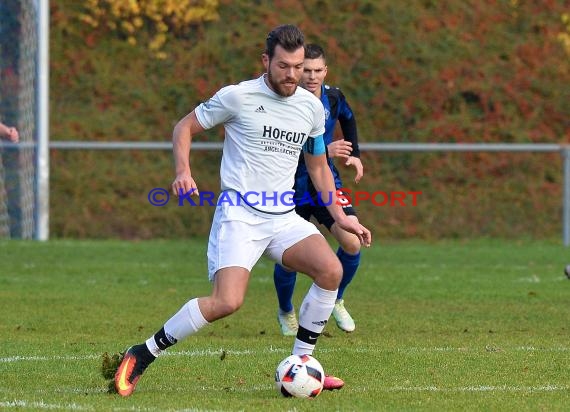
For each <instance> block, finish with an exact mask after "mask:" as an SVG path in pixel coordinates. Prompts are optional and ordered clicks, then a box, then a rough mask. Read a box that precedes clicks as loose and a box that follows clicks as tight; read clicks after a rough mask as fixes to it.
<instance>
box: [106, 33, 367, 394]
mask: <svg viewBox="0 0 570 412" xmlns="http://www.w3.org/2000/svg"><path fill="white" fill-rule="evenodd" d="M303 60H304V36H303V33H302V32H301V31H300V30H299V29H298V28H297V27H295V26H293V25H282V26H278V27H277V28H275V29H274V30H273V31H271V32H270V33H269V35H268V37H267V41H266V50H265V52H264V53H263V54H262V62H263V65H264V67H265V70H266V73H265V74H263V75H262V76H261V77H259V78H257V79H254V80H249V81H245V82H242V83H240V84H238V85H232V86H227V87H224V88H222V89H221V90H219V91H218V92H217V93H216V94H215V95H214V96H213V97H212V98H211V99H209V100H208V101H206V102H204V103H202V104H200V105H198V107H196V108H195V109H194V110H193V111H192V112H190V113H189V114H188V115H186V116H185V117H184V118H182V119H181V120H180V121H179V122H178V123H177V125H176V126H175V128H174V132H173V150H174V161H175V167H176V178H175V180H174V182H173V183H172V190H173V192H174V193H175V194H178V195H184V196H187V195H188V194H189V193H192V194H198V193H199V192H198V186H197V184H196V182H195V181H194V179H193V177H192V173H191V170H190V162H189V154H190V146H191V142H192V137H193V136H194V135H195V134H197V133H199V132H201V131H203V130H205V129H209V128H212V127H214V126H216V125H219V124H223V125H224V128H225V140H224V150H223V155H222V162H221V171H220V174H221V189H222V193H221V194H220V198H219V199H218V204H217V207H216V212H215V214H214V219H213V223H212V228H211V232H210V239H209V242H208V271H209V278H210V280H211V281H212V282H213V289H212V293H211V295H210V296H206V297H200V298H193V299H190V300H189V301H188V302H187V303H186V304H185V305H183V306H182V308H181V309H180V310H179V311H178V312H177V313H175V314H174V315H173V316H172V317H171V318H170V319H168V320H167V321H166V323H165V324H164V326H163V327H162V328H161V329H160V330H159V331H158V332H156V333H155V334H154V335H153V336H151V337H149V338H148V339H147V340H146V342H143V343H141V344H139V345H134V346H131V347H130V348H129V349H128V350H127V351H126V353H125V355H124V357H123V359H122V361H121V363H120V365H119V367H118V368H117V371H116V373H115V389H116V390H117V392H118V393H119V394H120V395H121V396H129V395H131V394H132V392H133V391H134V389H135V386H136V384H137V382H138V380H139V378H140V377H141V375H142V373H143V372H144V371H145V369H146V368H147V366H148V365H149V364H150V363H151V362H153V361H154V360H155V359H156V358H157V357H158V356H159V355H160V354H161V353H163V352H164V351H165V350H166V349H167V348H169V347H171V346H172V345H174V344H175V343H177V342H178V341H180V340H182V339H184V338H185V337H187V336H189V335H191V334H193V333H196V332H197V331H198V330H200V329H201V328H203V327H205V326H207V325H208V324H209V323H211V322H214V321H215V320H218V319H221V318H223V317H225V316H228V315H231V314H232V313H234V312H235V311H237V310H238V309H239V308H240V307H241V305H242V304H243V301H244V297H245V293H246V289H247V285H248V281H249V276H250V271H251V269H252V268H253V266H254V265H255V263H256V262H257V261H258V260H259V258H260V257H261V255H262V254H264V253H265V254H266V255H268V256H269V257H270V258H272V259H274V260H275V261H276V262H278V263H280V264H282V265H284V266H285V267H288V268H291V269H293V270H296V271H298V272H302V273H306V274H307V275H308V276H310V277H311V278H312V279H313V281H314V283H313V284H312V286H311V287H310V289H309V291H308V293H307V295H306V296H305V299H304V301H303V303H302V304H301V308H300V316H299V331H298V333H297V336H296V338H295V342H294V344H293V350H292V353H293V354H298V355H301V354H312V353H313V350H314V348H315V344H316V341H317V338H318V336H319V335H320V334H321V332H322V331H323V329H324V327H325V325H326V322H327V320H328V319H329V317H330V315H331V312H332V310H333V307H334V304H335V300H336V295H337V288H338V285H339V283H340V279H341V276H342V267H341V265H340V262H339V260H338V258H337V257H336V255H335V254H334V252H333V251H332V249H331V248H330V246H329V245H328V243H327V242H326V240H325V239H324V237H323V236H322V235H321V234H320V233H319V231H318V230H317V228H316V227H315V226H314V225H313V224H312V223H309V222H307V221H306V220H304V219H303V218H301V217H300V216H299V215H297V214H296V213H295V211H294V209H295V208H294V204H292V203H290V202H289V201H287V200H286V197H287V196H285V195H284V194H286V193H289V194H291V196H292V188H293V180H294V174H295V170H296V168H297V161H298V157H299V153H300V152H301V150H303V152H304V154H305V161H306V163H307V167H308V170H309V173H310V175H311V179H312V181H313V183H314V185H315V187H316V188H317V189H318V190H320V191H321V192H322V193H328V194H330V195H331V196H334V198H333V202H330V203H331V205H330V213H331V215H332V216H333V217H334V218H335V221H336V224H337V225H339V227H342V228H343V229H345V230H347V231H349V232H352V233H354V234H356V235H357V236H358V237H359V238H360V240H361V242H362V244H363V245H365V246H369V245H370V243H371V234H370V231H369V230H368V229H366V228H365V227H364V226H362V225H361V224H360V223H359V222H358V220H357V219H350V218H348V217H347V216H346V215H345V214H344V212H343V211H342V208H341V207H340V206H339V205H338V204H337V200H338V199H336V194H335V185H334V181H333V177H332V174H331V171H330V168H329V167H328V164H327V160H326V156H325V146H324V143H323V138H322V135H323V133H324V122H325V120H324V110H323V105H322V104H321V102H320V101H319V99H317V98H316V97H315V96H313V95H312V94H311V93H310V92H308V91H306V90H304V89H302V88H300V87H297V85H298V83H299V80H300V78H301V75H302V73H303ZM339 203H340V202H339Z"/></svg>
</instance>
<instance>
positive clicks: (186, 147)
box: [172, 110, 204, 195]
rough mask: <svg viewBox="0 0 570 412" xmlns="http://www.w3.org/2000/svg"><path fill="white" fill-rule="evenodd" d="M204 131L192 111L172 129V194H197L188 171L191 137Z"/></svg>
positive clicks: (196, 188) (194, 183)
mask: <svg viewBox="0 0 570 412" xmlns="http://www.w3.org/2000/svg"><path fill="white" fill-rule="evenodd" d="M202 131H204V128H203V127H202V125H201V124H200V122H199V121H198V118H197V117H196V113H195V112H194V110H193V111H192V112H190V113H188V114H187V115H186V116H184V117H183V118H182V119H181V120H180V121H179V122H178V123H177V124H176V126H175V127H174V131H173V133H172V150H173V154H174V166H175V170H176V178H175V179H174V182H172V192H173V193H174V194H175V195H179V194H180V192H181V191H182V193H188V192H189V191H192V194H198V193H199V192H198V187H197V186H196V182H195V181H194V179H193V178H192V173H191V171H190V148H191V146H192V137H193V136H194V135H195V134H196V133H200V132H202Z"/></svg>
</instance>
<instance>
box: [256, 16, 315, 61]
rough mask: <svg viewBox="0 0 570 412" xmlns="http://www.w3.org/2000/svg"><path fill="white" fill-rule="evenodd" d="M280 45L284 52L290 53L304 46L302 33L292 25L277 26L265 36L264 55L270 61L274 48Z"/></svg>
mask: <svg viewBox="0 0 570 412" xmlns="http://www.w3.org/2000/svg"><path fill="white" fill-rule="evenodd" d="M277 45H280V46H281V47H283V48H284V49H285V50H287V51H289V52H292V51H295V50H297V49H298V48H299V47H303V46H304V45H305V36H304V35H303V32H302V31H301V30H300V29H299V28H298V27H297V26H294V25H292V24H283V25H281V26H277V27H276V28H274V29H273V30H271V32H270V33H269V34H268V35H267V40H266V41H265V54H267V55H268V56H269V58H270V59H271V58H272V57H273V55H274V54H275V47H276V46H277Z"/></svg>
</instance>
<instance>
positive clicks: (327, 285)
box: [315, 259, 342, 290]
mask: <svg viewBox="0 0 570 412" xmlns="http://www.w3.org/2000/svg"><path fill="white" fill-rule="evenodd" d="M341 279H342V265H341V264H340V261H339V260H338V259H331V260H330V261H329V262H327V264H326V265H323V267H322V268H321V270H320V271H319V273H318V276H317V278H316V279H315V283H316V284H317V285H318V286H320V287H321V288H323V289H328V290H334V289H337V288H338V285H340V281H341Z"/></svg>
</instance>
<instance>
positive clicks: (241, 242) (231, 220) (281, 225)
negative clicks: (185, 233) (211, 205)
mask: <svg viewBox="0 0 570 412" xmlns="http://www.w3.org/2000/svg"><path fill="white" fill-rule="evenodd" d="M315 234H319V235H320V234H321V233H320V232H319V230H318V229H317V228H316V226H315V225H313V224H312V223H310V222H308V221H306V220H305V219H303V218H302V217H301V216H299V215H298V214H297V213H295V212H294V211H292V212H290V213H286V214H284V215H274V216H273V215H268V216H262V215H260V214H257V213H255V212H253V211H251V210H250V209H249V208H246V207H245V206H236V205H230V204H228V203H225V202H224V203H222V204H220V205H218V206H217V207H216V212H215V213H214V220H213V222H212V228H211V230H210V239H209V241H208V276H209V279H210V281H213V280H214V275H215V274H216V272H217V271H218V270H220V269H223V268H225V267H230V266H239V267H242V268H245V269H247V270H249V271H251V269H252V268H253V266H254V265H255V264H256V263H257V261H258V260H259V258H260V257H261V255H263V254H264V253H265V254H266V255H267V256H268V257H269V258H270V259H272V260H274V261H276V262H277V263H282V261H281V260H282V258H283V252H285V250H287V249H288V248H290V247H291V246H293V245H294V244H296V243H298V242H300V241H301V240H303V239H305V238H307V237H309V236H311V235H315Z"/></svg>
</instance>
